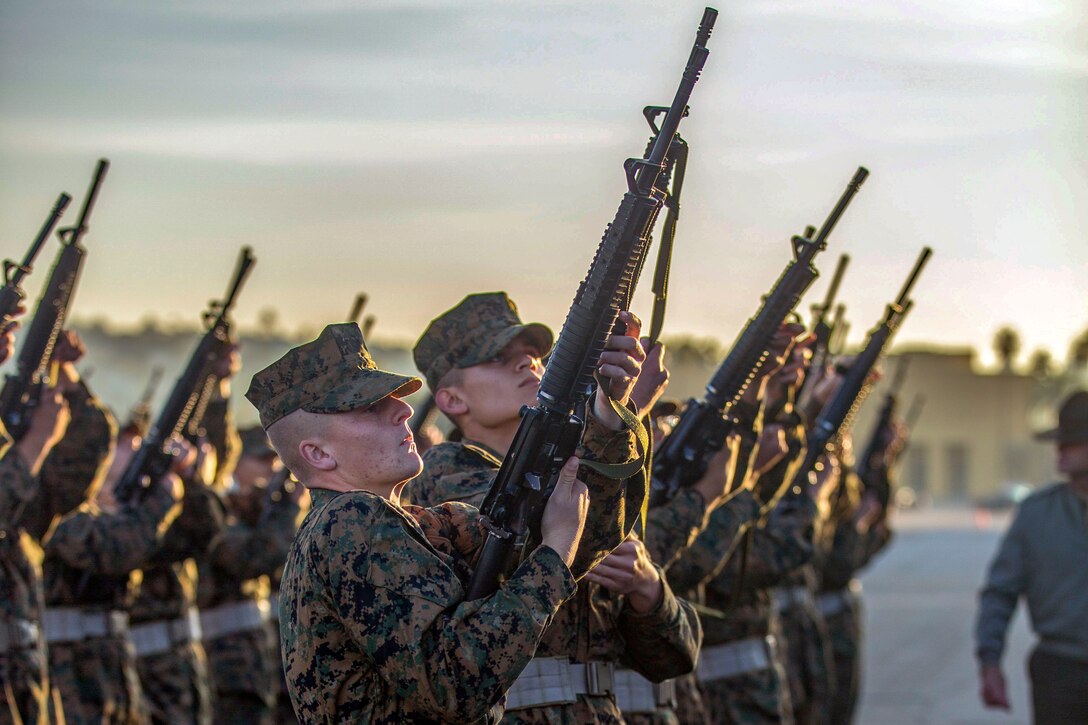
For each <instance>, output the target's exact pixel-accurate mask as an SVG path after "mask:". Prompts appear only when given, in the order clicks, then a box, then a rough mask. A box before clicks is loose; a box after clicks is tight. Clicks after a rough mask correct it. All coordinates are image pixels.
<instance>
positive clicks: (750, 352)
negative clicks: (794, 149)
mask: <svg viewBox="0 0 1088 725" xmlns="http://www.w3.org/2000/svg"><path fill="white" fill-rule="evenodd" d="M868 175H869V172H868V171H867V170H866V169H865V168H864V167H860V168H858V170H857V172H856V173H855V174H854V178H853V179H851V181H850V183H849V184H848V185H847V187H846V190H845V191H844V192H843V194H842V196H841V197H840V198H839V201H838V203H837V204H835V208H834V209H832V210H831V214H830V215H829V216H828V217H827V221H825V222H824V225H823V227H822V228H821V229H820V231H819V233H818V234H816V235H815V237H814V238H809V237H808V236H795V237H793V239H792V241H791V247H792V251H793V257H794V258H793V259H792V260H791V261H790V262H789V263H788V264H787V265H786V268H785V270H784V271H783V272H782V274H781V275H780V276H779V278H778V280H777V281H775V283H774V286H772V287H771V291H770V292H769V293H768V294H767V296H766V297H764V298H763V303H762V305H761V306H760V308H759V310H758V311H757V312H756V314H755V316H753V317H752V318H751V319H750V320H748V323H747V324H746V325H745V327H744V329H743V330H742V331H741V333H740V335H739V336H738V337H737V340H736V342H734V343H733V347H732V349H731V350H730V351H729V354H728V355H727V356H726V358H725V360H723V361H722V364H721V365H720V366H719V367H718V370H717V371H716V372H715V373H714V375H713V377H711V378H710V382H708V383H707V385H706V394H705V395H704V397H703V399H702V400H696V399H694V398H693V399H691V400H689V401H688V404H687V407H686V408H685V409H684V412H683V414H682V415H681V416H680V420H679V421H678V422H677V424H676V427H675V428H674V429H673V431H672V434H671V435H670V436H669V437H668V438H666V439H665V440H664V441H663V442H662V444H661V446H660V448H659V449H658V450H657V451H656V452H655V453H654V461H653V464H654V465H653V479H652V482H651V494H650V505H651V506H658V505H661V504H663V503H665V502H666V501H668V500H669V499H671V498H672V497H673V496H674V495H676V492H677V491H678V490H680V488H681V487H686V486H691V485H694V484H695V483H696V482H697V481H698V480H699V479H700V478H702V476H703V474H704V473H706V466H707V461H709V460H710V458H711V457H712V456H713V455H714V453H715V452H717V451H719V450H721V447H722V445H723V444H724V443H725V437H726V435H727V434H728V432H729V430H730V428H731V427H732V425H733V424H734V422H735V421H734V420H733V415H732V411H733V409H734V408H735V407H736V405H737V403H738V402H739V401H740V399H741V397H742V396H743V395H744V392H745V390H747V388H748V385H749V384H750V383H751V382H752V380H753V379H754V377H755V374H756V372H757V371H758V370H759V367H760V365H762V363H763V362H764V360H766V358H767V355H768V354H769V353H770V346H771V341H772V339H773V338H774V335H775V333H776V332H777V331H778V328H779V326H781V324H782V322H783V320H785V319H786V316H787V315H789V314H790V312H791V311H792V310H793V309H794V308H795V307H796V306H797V303H798V302H799V301H800V299H801V296H802V295H803V294H804V293H805V290H807V289H808V288H809V286H810V285H811V284H812V282H813V281H814V280H815V279H816V278H817V277H818V276H819V272H817V271H816V268H815V267H814V266H813V265H812V260H813V258H814V257H815V256H816V254H818V253H819V252H820V251H822V250H823V249H824V248H826V247H827V238H828V236H829V235H830V234H831V231H832V230H833V229H834V228H835V225H836V224H837V223H838V221H839V219H840V218H841V217H842V215H843V212H845V211H846V207H847V206H848V205H849V204H850V201H851V200H852V199H853V198H854V195H855V194H857V192H858V190H859V189H860V188H861V184H862V182H864V181H865V177H866V176H868ZM809 236H811V235H809Z"/></svg>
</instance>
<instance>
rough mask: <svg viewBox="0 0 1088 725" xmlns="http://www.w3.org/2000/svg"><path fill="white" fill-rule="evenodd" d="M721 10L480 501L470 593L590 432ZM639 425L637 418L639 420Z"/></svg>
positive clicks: (515, 540) (531, 519) (496, 578)
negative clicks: (592, 409) (588, 418)
mask: <svg viewBox="0 0 1088 725" xmlns="http://www.w3.org/2000/svg"><path fill="white" fill-rule="evenodd" d="M717 15H718V13H717V11H716V10H714V9H712V8H707V9H706V10H705V11H704V13H703V18H702V22H701V24H700V26H699V30H698V33H697V34H696V36H695V45H694V47H693V48H692V50H691V54H690V56H689V57H688V62H687V67H686V68H685V69H684V75H683V78H682V79H681V81H680V86H679V88H678V89H677V91H676V95H675V97H674V98H673V102H672V105H671V106H670V107H669V111H668V113H667V114H666V115H665V119H664V120H663V121H662V123H661V128H660V130H659V132H658V134H657V138H656V139H655V141H654V144H653V148H652V149H651V150H650V153H649V154H647V155H646V157H645V158H642V159H628V160H627V161H626V162H625V163H624V171H625V172H626V177H627V193H626V194H624V196H623V200H622V201H621V202H620V207H619V210H618V211H617V212H616V216H615V218H614V219H613V220H612V223H611V224H610V225H609V226H608V228H607V229H606V230H605V233H604V237H603V238H602V239H601V242H600V245H599V246H598V247H597V252H596V254H595V255H594V257H593V262H592V263H591V264H590V267H589V272H588V273H587V274H586V278H585V279H584V280H583V281H582V283H581V285H580V286H579V288H578V292H577V294H576V295H575V297H574V303H573V305H572V306H571V308H570V311H569V312H568V313H567V319H566V321H565V322H564V323H563V328H562V330H561V331H560V332H559V338H558V340H557V341H556V344H555V348H554V349H553V351H552V354H551V357H550V359H549V361H548V366H547V368H546V369H545V371H544V378H543V379H542V380H541V381H540V390H539V392H538V393H537V405H535V406H533V407H526V408H524V409H522V418H521V424H520V425H519V426H518V430H517V433H516V434H515V435H514V440H513V443H512V444H511V446H510V450H509V452H508V453H507V454H506V457H505V459H504V460H503V462H502V466H501V467H500V468H499V472H498V474H497V476H496V478H495V482H494V483H493V484H492V487H491V490H490V491H489V492H488V494H487V498H486V499H485V500H484V503H483V505H482V506H481V507H480V510H481V511H482V512H483V514H484V516H485V517H486V518H485V522H486V524H487V526H488V534H487V538H486V540H485V541H484V544H483V547H482V549H481V551H480V556H479V560H478V562H477V565H476V570H475V571H474V572H473V575H472V580H471V581H470V582H469V586H468V592H467V598H468V599H469V600H473V599H479V598H481V597H485V596H488V595H489V594H491V593H493V592H494V591H495V590H496V589H497V588H498V586H499V582H500V579H502V578H503V577H504V576H505V575H507V574H508V573H509V572H510V571H512V570H513V568H514V567H515V566H516V565H517V564H518V563H519V561H520V560H521V558H522V557H523V555H524V554H525V553H526V552H528V551H530V550H531V547H532V546H533V545H534V544H535V542H536V541H538V540H539V538H540V519H541V516H542V515H543V511H544V504H545V503H546V502H547V500H548V496H549V495H550V494H551V492H552V489H553V488H554V487H555V483H556V480H557V479H558V477H559V471H560V470H561V469H562V467H563V464H564V463H565V462H566V461H567V459H568V458H569V457H570V456H571V455H572V454H573V453H574V451H575V449H576V448H577V446H578V443H579V441H580V439H581V436H582V430H583V426H584V421H583V420H582V419H581V417H580V415H581V411H582V408H583V406H584V404H585V402H586V400H587V399H588V398H589V396H590V390H591V388H592V384H593V379H594V378H593V376H594V372H595V371H596V369H597V365H598V363H599V360H600V356H601V352H602V351H603V350H604V346H605V343H606V342H607V339H608V335H609V333H610V332H611V331H612V328H613V326H614V325H615V323H616V319H617V316H618V315H619V312H620V309H621V307H620V305H621V304H622V303H623V302H624V301H626V300H627V299H629V298H630V294H631V291H632V290H633V289H634V286H635V283H636V281H637V273H638V270H639V269H640V268H641V266H642V263H643V261H644V260H645V257H646V252H647V245H648V242H649V236H650V231H651V229H652V228H653V224H654V221H655V220H656V219H657V214H658V212H659V211H660V210H661V205H662V197H663V195H662V193H661V192H660V191H659V190H658V189H657V188H656V185H657V182H658V177H659V176H660V175H661V172H662V170H663V168H664V166H665V163H666V157H667V154H668V151H669V149H670V148H671V147H672V142H673V138H674V136H675V135H676V131H677V129H678V128H679V126H680V119H681V118H682V117H683V115H684V113H685V111H686V109H687V102H688V99H689V98H690V97H691V92H692V89H693V88H694V87H695V82H696V81H697V80H698V79H699V73H700V72H701V70H702V68H703V65H704V63H706V58H707V56H708V55H709V51H708V50H707V48H706V43H707V41H708V40H709V38H710V32H711V30H712V29H713V27H714V21H715V19H716V18H717ZM631 423H632V424H633V425H635V426H636V427H637V426H638V423H637V421H631ZM637 464H638V466H637V467H636V468H635V469H634V470H632V471H631V472H629V473H627V474H626V475H632V474H633V473H635V472H637V471H638V469H639V467H641V462H637Z"/></svg>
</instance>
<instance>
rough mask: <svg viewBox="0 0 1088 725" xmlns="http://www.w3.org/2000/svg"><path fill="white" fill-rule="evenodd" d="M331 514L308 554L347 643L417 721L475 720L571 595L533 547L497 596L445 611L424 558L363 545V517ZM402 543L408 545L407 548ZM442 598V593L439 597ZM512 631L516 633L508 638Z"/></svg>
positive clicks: (556, 569)
mask: <svg viewBox="0 0 1088 725" xmlns="http://www.w3.org/2000/svg"><path fill="white" fill-rule="evenodd" d="M345 513H348V512H347V511H345V510H344V509H341V510H340V511H338V512H335V515H334V521H336V522H337V523H336V524H335V525H333V526H331V527H330V529H329V532H328V536H327V537H323V538H324V539H325V540H324V541H323V542H320V543H317V544H316V545H318V546H324V547H328V548H330V549H331V550H330V551H326V552H321V553H319V552H313V553H312V555H311V556H312V557H318V556H320V557H321V558H322V559H324V560H325V561H327V562H328V566H327V569H326V571H324V572H323V576H324V577H325V578H326V579H327V581H328V586H329V591H330V593H331V596H332V600H333V603H334V605H335V607H336V609H337V611H338V612H339V617H340V618H341V620H342V621H343V622H344V624H345V627H346V629H347V630H348V631H349V632H350V636H351V638H352V640H353V641H354V642H355V644H356V645H357V646H358V647H359V648H360V649H361V650H362V651H363V652H364V653H365V654H366V656H367V657H368V658H369V659H370V660H371V661H372V662H373V663H374V667H375V669H376V671H377V673H378V675H379V676H380V677H381V678H382V679H383V680H384V681H385V682H386V683H388V685H389V686H390V688H391V689H392V690H393V691H395V692H396V693H397V694H398V695H399V696H401V697H404V698H411V700H412V703H413V705H414V707H415V708H416V709H417V711H418V712H419V713H420V714H421V715H424V716H429V717H433V718H435V719H438V720H443V721H450V722H469V721H472V720H476V719H478V718H480V717H483V716H484V715H485V714H486V713H487V712H488V710H489V709H490V708H491V706H492V705H494V704H495V703H496V702H497V701H498V700H499V699H500V698H501V697H502V695H503V693H504V692H505V691H506V690H507V689H509V687H510V685H511V684H512V683H513V681H514V680H515V679H516V678H517V676H518V675H519V674H520V673H521V671H522V670H523V669H524V668H525V666H526V665H527V664H528V663H529V660H531V659H532V657H533V653H534V651H535V649H536V644H537V642H539V639H540V635H541V633H542V632H543V631H544V628H545V626H546V625H547V624H548V622H549V621H551V618H552V616H553V615H554V614H555V611H556V610H557V609H558V608H559V606H560V604H562V602H563V601H565V600H566V599H568V598H569V597H570V596H571V595H572V594H573V593H574V589H575V583H574V579H573V577H571V575H570V572H569V571H568V570H567V567H566V566H565V565H564V564H563V562H562V560H561V559H560V558H559V556H558V554H556V553H555V552H554V551H553V550H551V549H550V548H548V547H539V548H537V549H536V550H535V551H534V552H533V553H532V554H530V555H529V557H528V558H527V559H526V560H525V561H524V562H522V564H521V566H519V567H518V569H517V570H516V571H515V572H514V574H513V575H512V576H511V577H510V579H508V580H507V581H506V582H504V583H503V585H502V586H501V587H500V588H499V590H498V591H497V592H496V593H495V594H493V595H491V596H489V597H485V598H483V599H479V600H475V601H472V602H461V603H460V604H458V605H457V606H454V607H452V608H451V607H448V606H447V605H446V604H445V602H447V601H449V598H448V596H436V595H435V589H434V587H436V586H443V584H442V583H441V582H436V581H435V580H434V579H433V578H431V577H429V576H428V572H429V571H430V570H429V569H428V567H429V566H433V563H432V562H433V561H434V559H433V554H430V555H426V554H424V555H423V558H422V559H419V558H417V559H414V560H413V559H411V558H410V557H411V556H412V552H413V551H415V550H414V549H412V548H411V547H410V546H409V547H407V548H406V546H405V542H404V541H401V540H397V541H384V543H383V539H382V538H381V537H378V538H377V539H373V538H372V540H371V541H369V542H365V539H366V537H365V536H361V535H360V530H359V529H360V526H363V527H368V528H369V527H370V526H371V525H372V524H373V522H372V521H360V520H359V518H358V517H353V516H346V515H344V514H345ZM409 543H410V542H409ZM445 594H447V595H448V594H449V592H446V593H445ZM513 632H516V633H518V635H519V636H517V637H512V636H511V633H513Z"/></svg>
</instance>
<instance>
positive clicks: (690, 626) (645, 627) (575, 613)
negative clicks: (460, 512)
mask: <svg viewBox="0 0 1088 725" xmlns="http://www.w3.org/2000/svg"><path fill="white" fill-rule="evenodd" d="M519 339H524V340H526V341H527V342H528V343H530V344H531V345H532V347H533V349H535V350H537V351H538V352H539V354H540V355H543V354H544V353H546V352H547V351H548V350H549V349H550V348H551V341H552V335H551V332H550V330H548V329H547V328H546V327H544V326H543V325H539V324H535V323H534V324H530V325H525V324H523V323H522V322H521V320H520V318H519V317H518V315H517V309H516V307H515V306H514V304H513V302H511V301H510V300H509V298H508V297H507V296H506V295H505V294H504V293H490V294H479V295H470V296H468V297H466V298H465V300H463V301H462V302H461V303H460V304H459V305H457V306H456V307H454V308H453V309H452V310H449V311H448V312H446V313H445V314H443V315H442V316H441V317H439V318H437V319H436V320H434V321H433V322H432V323H431V325H430V326H429V327H428V329H427V331H425V332H424V333H423V335H422V336H421V338H420V340H419V342H417V344H416V347H415V349H414V351H413V354H414V356H415V360H416V365H417V367H418V368H419V369H420V371H421V372H423V373H424V374H425V376H426V378H427V382H428V384H429V386H430V387H431V390H432V392H437V389H438V388H439V386H440V382H441V380H442V378H443V377H444V376H445V375H446V374H447V373H448V372H450V371H451V370H453V369H455V368H467V367H471V366H474V365H477V364H479V363H481V362H484V361H487V360H489V359H491V358H493V357H495V356H499V355H503V354H504V351H505V350H506V349H507V346H508V345H510V344H511V343H512V342H514V341H515V340H519ZM585 419H586V421H587V425H586V429H585V432H584V435H583V439H582V445H581V448H580V450H579V452H578V455H579V456H580V457H582V458H585V459H591V460H598V461H602V462H607V463H619V462H624V461H626V460H627V459H629V458H630V457H632V455H633V451H634V450H635V448H634V441H633V438H632V436H631V434H630V433H629V432H627V431H613V430H611V429H610V428H608V427H607V426H605V425H604V424H603V423H602V422H601V421H600V420H599V419H598V418H597V417H596V415H594V413H593V410H592V405H587V410H586V414H585ZM423 460H424V470H423V473H422V474H421V475H420V476H419V477H418V478H416V479H415V480H413V481H412V482H411V483H410V484H409V486H408V495H409V496H410V497H411V499H412V501H413V502H414V503H417V504H420V505H423V506H435V505H439V504H442V503H446V502H450V501H456V502H461V503H467V504H470V505H473V506H478V505H480V504H481V503H482V502H483V499H484V497H485V496H486V494H487V492H488V491H489V490H490V488H491V484H492V482H493V481H494V478H495V475H496V474H497V472H498V470H499V467H500V466H501V464H502V455H500V453H499V452H498V451H496V450H494V449H492V448H490V447H489V446H487V445H485V444H483V443H481V442H478V441H472V440H467V439H462V440H461V441H457V442H445V443H441V444H439V445H437V446H435V447H433V448H431V449H429V450H428V451H427V452H426V453H425V454H424V456H423ZM587 481H592V482H593V483H592V484H591V485H594V486H596V485H605V480H604V479H603V477H601V476H600V475H599V474H588V476H587ZM594 490H595V491H596V489H594ZM634 500H635V499H634V497H632V496H629V497H628V502H627V503H626V505H625V509H626V511H629V512H630V511H636V510H638V509H633V508H631V507H632V506H633V505H635V503H634ZM700 502H701V498H700ZM702 516H703V512H699V514H698V517H699V518H701V517H702ZM658 576H659V578H660V579H661V583H662V596H661V600H660V602H659V603H658V605H657V606H656V607H655V608H652V609H651V610H650V611H649V612H645V613H639V612H636V611H635V610H634V609H633V608H631V607H630V606H629V605H628V604H627V601H626V599H625V598H623V597H617V596H614V595H612V594H611V593H610V592H609V591H608V590H606V589H605V588H604V587H602V586H599V585H597V584H593V583H590V582H585V581H583V582H582V583H580V584H579V586H578V592H577V594H576V596H575V597H574V598H573V599H572V600H571V601H569V602H568V603H567V604H565V605H564V606H563V607H562V608H561V609H560V610H559V612H558V613H557V614H556V616H555V618H554V620H553V621H552V622H551V623H550V625H549V627H548V628H547V629H546V630H545V632H544V634H543V637H542V639H541V642H540V647H539V649H538V651H537V658H539V659H538V660H537V661H536V662H534V663H533V666H534V667H539V668H542V671H543V668H547V669H548V670H549V671H550V670H551V669H554V668H566V667H569V663H579V664H583V665H584V666H585V668H586V670H587V671H589V670H590V668H593V670H594V671H596V670H597V669H599V668H601V667H602V666H603V667H604V668H607V671H608V672H609V674H610V675H611V674H612V672H613V670H612V667H613V666H614V663H619V664H622V665H623V666H625V667H626V668H629V669H630V670H633V671H634V672H637V673H639V675H641V676H642V677H644V678H646V679H648V680H651V681H654V682H660V681H661V680H663V679H668V678H670V677H675V676H677V675H679V674H683V673H685V672H690V671H691V669H692V668H693V667H694V662H695V657H696V654H697V651H698V645H699V640H700V639H701V632H700V631H699V625H698V619H697V617H696V615H695V614H694V611H693V610H692V609H691V607H690V605H688V604H687V603H686V602H683V601H681V600H678V599H677V598H676V597H675V596H674V595H673V594H672V591H671V589H670V588H669V587H668V586H667V583H666V582H665V580H664V577H663V576H661V572H660V569H658ZM580 676H581V675H580V674H575V675H573V676H572V678H573V677H580ZM618 676H619V677H623V678H630V677H631V673H629V672H621V673H619V674H618ZM585 677H586V678H587V679H592V677H591V676H590V675H585ZM525 683H526V680H525V679H523V680H521V681H520V682H519V684H518V686H517V687H516V688H515V690H514V691H512V692H511V694H510V699H509V701H508V703H507V713H506V717H505V721H507V722H521V723H567V722H580V723H598V722H600V723H607V722H622V719H623V718H622V714H621V713H620V711H619V708H618V706H617V703H616V700H615V696H614V693H613V692H610V691H609V690H610V688H609V687H608V686H607V684H605V683H600V686H599V687H598V688H597V691H596V692H592V691H591V692H573V693H546V694H536V693H534V694H532V695H525V694H521V693H524V692H526V691H528V690H530V686H528V685H526V684H525ZM580 684H581V683H575V687H578V686H579V685H580ZM519 688H520V690H519ZM591 688H592V683H589V684H588V686H585V687H584V688H583V689H585V690H589V689H591ZM572 696H574V697H572ZM552 698H555V699H552ZM570 699H574V701H573V702H571V701H570ZM548 700H551V703H550V704H548V703H546V702H542V701H548Z"/></svg>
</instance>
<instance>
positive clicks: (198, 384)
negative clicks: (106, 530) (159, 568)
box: [114, 247, 256, 502]
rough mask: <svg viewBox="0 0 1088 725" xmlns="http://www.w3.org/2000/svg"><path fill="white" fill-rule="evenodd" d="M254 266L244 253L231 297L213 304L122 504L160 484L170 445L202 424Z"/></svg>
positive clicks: (124, 480)
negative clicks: (215, 369) (204, 400)
mask: <svg viewBox="0 0 1088 725" xmlns="http://www.w3.org/2000/svg"><path fill="white" fill-rule="evenodd" d="M254 262H256V259H255V258H254V257H253V254H252V252H251V251H250V249H249V247H242V251H241V253H240V254H239V256H238V265H237V267H236V268H235V271H234V277H233V278H232V280H231V283H230V286H229V287H228V288H227V294H226V296H225V297H224V298H223V300H222V301H218V300H212V301H211V302H210V303H209V305H208V311H207V312H205V313H204V323H205V325H206V326H207V330H206V332H205V333H204V336H203V337H202V338H201V339H200V342H199V343H198V344H197V346H196V350H194V351H193V354H192V355H191V356H190V358H189V361H188V362H187V363H186V365H185V368H184V370H182V372H181V375H180V376H178V379H177V381H176V382H175V383H174V387H173V389H172V390H171V391H170V396H169V397H168V398H167V399H166V404H165V405H164V406H163V408H162V411H160V413H159V417H158V418H157V419H156V420H155V423H154V424H153V425H152V426H151V428H150V430H148V432H147V435H146V436H144V438H143V441H142V442H141V444H140V449H139V450H138V451H136V453H135V455H133V457H132V460H131V461H130V462H129V464H128V467H127V468H125V471H124V473H122V474H121V478H120V479H119V480H118V481H117V487H116V489H115V491H114V496H115V497H116V498H117V500H118V501H120V502H128V501H134V500H135V499H137V498H138V497H140V496H142V492H143V491H146V490H147V488H148V486H150V485H151V484H152V482H154V481H158V480H159V479H160V478H161V477H162V476H163V475H164V474H165V473H166V472H167V471H168V470H169V468H170V463H171V460H172V456H171V454H170V453H169V452H167V450H166V444H167V443H168V442H169V441H170V439H171V438H174V437H177V436H180V435H182V433H183V431H186V430H187V429H191V427H192V425H193V424H194V423H199V421H198V420H196V418H197V416H198V414H199V413H198V410H197V409H198V408H199V407H200V398H201V397H203V395H204V393H205V389H206V387H207V382H208V380H209V379H213V378H214V374H213V373H212V371H211V367H212V365H213V364H214V363H215V361H216V360H217V359H218V358H219V357H220V355H221V354H222V351H223V349H224V348H225V347H226V346H227V345H229V344H230V324H231V323H230V320H229V319H228V315H229V314H230V312H231V310H232V309H233V307H234V302H235V300H236V298H237V296H238V292H239V290H241V287H242V283H243V282H245V279H246V277H247V276H248V275H249V271H250V269H251V268H252V266H253V264H254Z"/></svg>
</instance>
